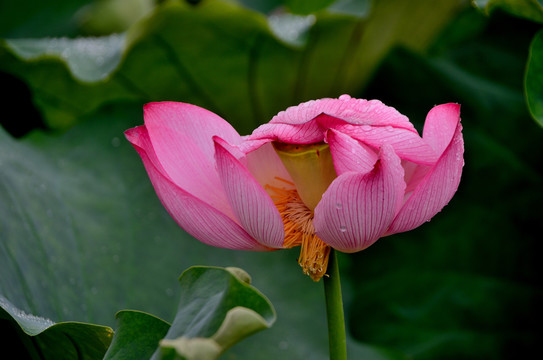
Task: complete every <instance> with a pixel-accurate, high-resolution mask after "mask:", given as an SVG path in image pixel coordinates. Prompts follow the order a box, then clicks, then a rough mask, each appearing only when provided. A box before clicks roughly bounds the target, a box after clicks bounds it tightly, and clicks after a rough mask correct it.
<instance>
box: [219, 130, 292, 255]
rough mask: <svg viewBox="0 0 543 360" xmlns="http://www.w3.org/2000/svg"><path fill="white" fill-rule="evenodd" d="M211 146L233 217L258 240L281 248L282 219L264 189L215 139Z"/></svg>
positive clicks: (282, 238) (283, 236)
mask: <svg viewBox="0 0 543 360" xmlns="http://www.w3.org/2000/svg"><path fill="white" fill-rule="evenodd" d="M215 149H216V150H215V158H216V159H217V169H218V172H219V176H220V178H221V181H222V184H223V186H224V190H225V192H226V195H227V198H228V202H229V203H230V206H231V207H232V209H233V211H234V214H235V216H236V218H237V219H238V220H239V221H240V223H241V225H242V226H243V228H244V229H245V230H246V231H247V232H248V233H249V234H250V235H251V236H252V237H253V238H255V239H256V240H257V241H258V242H260V243H262V244H265V245H266V246H268V247H271V248H282V247H283V242H284V238H285V232H284V229H283V221H282V220H281V215H280V214H279V212H278V211H277V208H276V207H275V205H274V203H273V201H272V199H271V198H270V196H269V195H268V193H267V192H266V190H264V188H263V187H262V186H261V185H260V184H259V183H258V182H257V181H256V180H255V178H254V177H253V176H252V175H251V173H250V172H249V171H248V170H247V168H246V167H245V166H243V165H242V164H241V163H240V162H239V161H238V160H237V159H236V157H235V156H234V155H232V154H231V153H230V152H228V150H227V149H226V148H225V147H223V146H222V145H221V144H220V142H219V141H216V142H215ZM263 165H265V164H263Z"/></svg>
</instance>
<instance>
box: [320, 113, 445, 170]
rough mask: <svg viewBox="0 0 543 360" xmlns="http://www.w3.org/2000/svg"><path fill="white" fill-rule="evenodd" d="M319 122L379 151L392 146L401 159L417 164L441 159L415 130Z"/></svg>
mask: <svg viewBox="0 0 543 360" xmlns="http://www.w3.org/2000/svg"><path fill="white" fill-rule="evenodd" d="M318 122H319V123H320V124H321V126H323V127H324V128H328V129H334V130H336V131H339V132H342V133H344V134H347V135H349V136H351V137H352V138H354V139H356V140H358V141H361V142H363V143H365V144H368V145H370V146H372V147H374V148H376V149H379V148H380V147H381V146H383V144H390V145H392V147H393V148H394V152H396V154H398V156H399V157H400V158H402V159H405V160H409V161H412V162H415V163H419V164H423V165H433V164H434V163H435V162H436V161H437V159H438V157H439V156H438V155H437V154H436V152H435V151H434V149H433V148H432V147H431V146H430V145H429V144H428V143H427V142H426V141H425V140H423V139H422V138H421V137H420V136H419V135H418V134H417V132H416V131H415V130H414V129H413V130H410V129H406V128H404V127H394V126H391V125H386V126H372V125H353V124H349V123H346V122H345V121H342V120H341V119H337V118H334V117H331V116H320V117H319V118H318Z"/></svg>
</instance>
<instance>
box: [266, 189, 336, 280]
mask: <svg viewBox="0 0 543 360" xmlns="http://www.w3.org/2000/svg"><path fill="white" fill-rule="evenodd" d="M276 179H277V180H280V181H283V182H285V183H286V184H289V185H290V186H292V187H294V184H292V183H291V182H290V181H287V180H284V179H281V178H276ZM266 189H269V190H271V191H272V192H273V194H272V195H271V198H272V200H273V202H274V204H275V206H276V207H277V210H278V211H279V213H280V214H281V218H282V220H283V226H284V228H285V241H284V243H283V246H284V247H285V248H286V249H290V248H293V247H295V246H301V249H300V257H299V258H298V263H299V264H300V266H301V267H302V269H303V271H304V273H305V274H306V275H309V276H310V277H311V278H312V279H313V280H314V281H319V280H320V278H321V277H323V275H324V274H325V273H326V268H327V267H328V256H329V254H330V246H328V245H327V244H326V243H324V242H323V241H322V240H321V239H319V237H318V236H317V235H316V234H315V228H314V227H313V211H312V210H310V209H309V208H308V207H307V206H306V205H305V204H304V202H303V201H302V199H300V196H299V195H298V192H297V191H296V189H283V188H278V187H274V186H271V185H266Z"/></svg>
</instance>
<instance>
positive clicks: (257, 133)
mask: <svg viewBox="0 0 543 360" xmlns="http://www.w3.org/2000/svg"><path fill="white" fill-rule="evenodd" d="M261 139H266V140H271V141H280V142H284V143H289V144H313V143H318V142H320V141H322V140H323V139H324V133H323V129H322V128H321V127H320V126H319V124H318V123H316V122H314V121H311V122H306V123H304V124H300V125H291V124H272V123H268V124H264V125H261V126H259V127H258V128H256V129H255V130H254V131H253V133H252V134H251V135H249V137H248V138H247V140H249V141H255V140H261Z"/></svg>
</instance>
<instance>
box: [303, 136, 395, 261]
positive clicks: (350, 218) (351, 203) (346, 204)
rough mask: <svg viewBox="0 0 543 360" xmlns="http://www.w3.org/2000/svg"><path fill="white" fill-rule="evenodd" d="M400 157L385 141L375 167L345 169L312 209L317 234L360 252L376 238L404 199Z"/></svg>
mask: <svg viewBox="0 0 543 360" xmlns="http://www.w3.org/2000/svg"><path fill="white" fill-rule="evenodd" d="M403 177H404V172H403V168H402V166H401V162H400V158H399V157H398V156H397V155H396V154H395V153H394V150H393V149H392V147H391V146H390V145H387V144H385V145H384V146H383V147H382V149H381V153H380V159H379V161H378V162H377V163H376V164H375V167H374V169H373V170H372V171H371V172H369V173H367V174H360V173H352V172H347V173H344V174H342V175H340V176H339V177H338V178H337V179H335V180H334V182H332V184H331V185H330V187H329V188H328V190H326V192H325V193H324V195H323V197H322V200H321V201H320V202H319V204H318V205H317V207H316V208H315V218H314V222H313V223H314V226H315V231H316V234H317V236H319V238H321V239H322V240H323V241H324V242H325V243H327V244H328V245H330V246H332V247H333V248H335V249H338V250H340V251H343V252H349V253H350V252H355V251H360V250H363V249H365V248H367V247H368V246H370V245H371V244H373V243H374V242H375V241H376V240H377V239H379V238H380V237H381V236H382V235H383V234H384V232H385V231H386V229H387V228H388V227H389V226H390V223H391V222H392V220H393V219H394V216H395V215H396V212H397V210H398V209H399V207H400V206H401V203H402V201H403V194H404V190H405V183H404V181H403Z"/></svg>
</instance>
